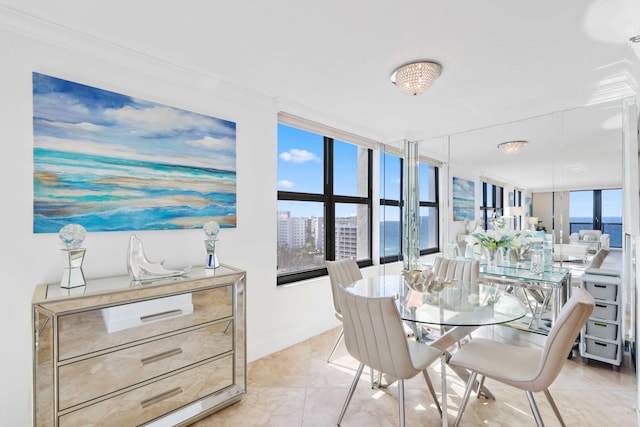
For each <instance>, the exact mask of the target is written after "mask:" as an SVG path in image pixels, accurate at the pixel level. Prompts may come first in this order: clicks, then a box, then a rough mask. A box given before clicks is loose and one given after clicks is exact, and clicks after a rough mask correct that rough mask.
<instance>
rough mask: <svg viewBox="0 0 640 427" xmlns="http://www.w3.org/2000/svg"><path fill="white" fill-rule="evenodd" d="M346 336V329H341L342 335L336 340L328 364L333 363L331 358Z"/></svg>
mask: <svg viewBox="0 0 640 427" xmlns="http://www.w3.org/2000/svg"><path fill="white" fill-rule="evenodd" d="M343 336H344V329H340V334H339V335H338V338H337V339H336V343H335V344H334V345H333V349H332V350H331V354H329V358H328V359H327V363H329V362H331V358H332V357H333V353H335V352H336V349H337V348H338V344H340V341H342V337H343Z"/></svg>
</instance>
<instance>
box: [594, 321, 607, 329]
mask: <svg viewBox="0 0 640 427" xmlns="http://www.w3.org/2000/svg"><path fill="white" fill-rule="evenodd" d="M593 326H600V327H601V328H606V327H607V325H606V323H596V322H593Z"/></svg>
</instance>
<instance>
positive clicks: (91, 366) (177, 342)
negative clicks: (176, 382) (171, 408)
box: [58, 321, 233, 410]
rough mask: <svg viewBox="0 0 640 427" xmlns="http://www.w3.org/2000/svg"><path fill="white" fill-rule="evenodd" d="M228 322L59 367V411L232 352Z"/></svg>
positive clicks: (231, 331) (230, 331) (231, 332)
mask: <svg viewBox="0 0 640 427" xmlns="http://www.w3.org/2000/svg"><path fill="white" fill-rule="evenodd" d="M228 325H229V322H226V321H223V322H221V323H216V324H215V325H211V326H207V327H203V328H200V329H196V330H194V331H189V332H185V333H180V334H178V335H173V336H170V337H167V338H162V339H159V340H157V341H153V342H148V343H145V344H140V345H137V346H133V347H130V348H126V349H124V350H119V351H115V352H113V353H108V354H104V355H102V356H98V357H90V358H88V359H84V360H81V361H78V362H74V363H71V364H68V365H64V366H61V367H60V368H59V369H58V375H59V378H60V380H59V384H60V385H59V393H58V395H59V406H60V410H64V409H67V408H69V407H71V406H74V405H77V404H79V403H82V402H86V401H88V400H91V399H95V398H97V397H100V396H102V395H105V394H107V393H111V392H114V391H118V390H121V389H123V388H125V387H128V386H130V385H134V384H137V383H139V382H142V381H145V380H148V379H152V378H155V377H157V376H159V375H162V374H165V373H167V372H171V371H174V370H177V369H180V368H183V367H185V366H188V365H191V364H194V363H197V362H200V361H202V360H205V359H208V358H211V357H214V356H217V355H219V354H222V353H225V352H227V351H231V350H232V347H233V344H232V334H233V330H232V328H231V327H229V328H228V329H227V326H228ZM225 330H226V334H225Z"/></svg>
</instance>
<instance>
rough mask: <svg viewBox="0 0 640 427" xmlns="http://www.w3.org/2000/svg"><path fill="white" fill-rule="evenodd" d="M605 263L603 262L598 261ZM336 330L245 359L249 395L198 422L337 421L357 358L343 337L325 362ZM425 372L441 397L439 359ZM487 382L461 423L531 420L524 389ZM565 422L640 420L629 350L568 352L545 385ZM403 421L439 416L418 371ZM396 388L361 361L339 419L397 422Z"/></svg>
mask: <svg viewBox="0 0 640 427" xmlns="http://www.w3.org/2000/svg"><path fill="white" fill-rule="evenodd" d="M603 267H605V266H604V265H603ZM338 332H339V329H335V330H332V331H329V332H327V333H324V334H322V335H319V336H316V337H313V338H311V339H309V340H307V341H304V342H302V343H300V344H297V345H294V346H292V347H290V348H287V349H285V350H282V351H280V352H277V353H275V354H272V355H270V356H267V357H265V358H262V359H260V360H257V361H255V362H253V363H251V364H249V366H248V368H247V371H248V384H247V389H248V391H247V395H246V396H245V397H244V398H243V400H242V401H240V402H239V403H237V404H235V405H232V406H230V407H228V408H226V409H224V410H222V411H220V412H218V413H215V414H213V415H211V416H210V417H208V418H205V419H203V420H201V421H199V422H198V423H196V424H195V425H196V426H197V427H209V426H211V427H213V426H216V427H228V426H243V427H253V426H255V427H258V426H260V427H271V426H273V427H276V426H277V427H289V426H291V427H295V426H301V427H326V426H334V425H336V421H337V419H338V414H339V413H340V409H341V408H342V404H343V402H344V398H345V396H346V393H347V390H348V388H349V385H350V384H351V381H352V379H353V375H354V373H355V370H356V368H357V365H358V364H357V362H356V361H355V360H354V359H353V358H352V357H351V356H349V354H348V353H347V351H346V349H345V347H344V344H341V345H340V347H339V348H338V351H337V352H336V354H335V355H334V358H333V360H332V362H331V363H327V361H326V358H327V356H328V355H329V351H330V350H331V348H332V346H333V343H334V340H335V338H336V336H337V334H338ZM476 335H485V336H490V337H493V338H494V339H503V340H508V341H511V342H513V343H515V344H517V345H529V346H537V345H540V342H541V340H540V336H539V335H536V334H531V333H526V332H519V331H515V330H514V329H512V328H505V327H495V328H486V329H480V330H478V331H477V332H476V333H474V336H476ZM429 373H430V375H431V377H432V380H433V383H434V385H435V387H436V392H437V394H438V397H439V398H441V388H440V364H439V363H435V364H434V365H433V366H432V367H431V368H429ZM447 382H448V386H447V396H448V402H449V411H448V419H449V425H453V420H454V419H455V416H456V413H457V408H458V404H459V403H460V399H461V396H462V394H463V392H464V386H465V385H464V383H463V382H462V380H460V379H459V378H458V377H457V376H456V375H455V374H454V373H453V371H451V370H450V369H447ZM485 385H486V386H487V387H488V388H489V389H490V390H491V391H492V392H493V393H494V394H495V397H496V399H495V400H487V399H483V398H481V399H477V398H476V397H475V396H474V395H472V397H471V399H470V401H469V405H468V406H467V409H466V410H465V414H464V417H463V419H462V422H461V426H504V427H507V426H508V427H514V426H535V420H534V419H533V416H532V415H531V411H530V409H529V404H528V402H527V399H526V396H525V394H524V392H522V391H520V390H516V389H514V388H511V387H509V386H505V385H503V384H501V383H498V382H495V381H492V380H487V381H486V383H485ZM550 391H551V394H552V395H553V397H554V399H555V401H556V403H557V404H558V406H559V408H560V411H561V413H562V415H563V418H564V421H565V423H566V425H567V426H569V427H571V426H580V427H602V426H611V427H614V426H615V427H618V426H624V427H627V426H637V425H638V424H637V415H636V412H635V410H634V402H635V398H636V378H635V370H634V368H633V365H632V363H631V361H630V356H629V354H628V353H627V354H626V355H625V358H624V360H623V366H622V367H621V368H620V370H619V371H618V372H616V371H614V370H613V369H612V368H611V365H608V364H605V363H599V362H594V361H592V362H590V363H589V364H585V363H583V361H582V359H581V358H580V357H579V354H577V351H576V355H575V356H574V357H573V358H571V359H567V361H566V363H565V366H564V368H563V370H562V372H561V373H560V375H559V376H558V378H557V379H556V381H555V382H554V383H553V385H552V386H551V388H550ZM405 401H406V405H405V407H406V425H407V426H426V425H428V426H438V425H440V423H441V420H440V417H439V415H438V412H437V410H436V409H435V406H434V405H433V401H432V399H431V397H430V395H429V393H428V391H427V387H426V384H425V383H424V379H423V378H422V376H417V377H415V378H414V379H412V380H409V381H406V383H405ZM536 402H537V403H538V407H539V408H540V411H541V413H542V417H543V420H544V421H545V424H546V425H547V426H557V425H559V422H558V421H557V419H556V418H555V415H554V414H553V411H552V409H551V407H550V406H549V404H548V403H547V401H546V399H545V397H544V395H543V394H542V393H536ZM397 425H398V404H397V387H396V385H392V386H391V387H389V388H387V389H372V388H371V387H370V381H369V373H368V370H367V369H366V368H365V371H364V373H363V376H362V378H361V380H360V383H359V384H358V388H357V389H356V392H355V394H354V396H353V399H352V401H351V403H350V405H349V408H348V410H347V413H346V415H345V418H344V420H343V422H342V426H344V427H349V426H358V427H360V426H366V427H370V426H397Z"/></svg>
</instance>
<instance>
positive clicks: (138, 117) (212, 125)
mask: <svg viewBox="0 0 640 427" xmlns="http://www.w3.org/2000/svg"><path fill="white" fill-rule="evenodd" d="M104 115H105V116H107V117H111V118H113V119H115V120H116V121H117V122H118V123H120V124H123V125H125V126H128V127H131V128H134V129H136V130H139V133H140V134H149V135H153V134H158V133H171V134H174V133H176V132H178V131H181V130H187V129H202V130H203V131H204V132H206V133H219V134H227V135H228V134H230V130H229V129H228V128H227V127H225V126H224V125H223V124H222V122H221V121H220V120H218V119H215V118H213V117H208V116H204V115H201V114H196V113H191V112H188V111H183V110H179V109H176V108H172V107H166V106H153V107H150V108H134V107H131V106H126V107H123V108H119V109H107V110H105V111H104Z"/></svg>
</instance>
